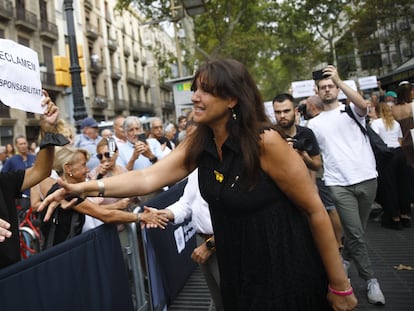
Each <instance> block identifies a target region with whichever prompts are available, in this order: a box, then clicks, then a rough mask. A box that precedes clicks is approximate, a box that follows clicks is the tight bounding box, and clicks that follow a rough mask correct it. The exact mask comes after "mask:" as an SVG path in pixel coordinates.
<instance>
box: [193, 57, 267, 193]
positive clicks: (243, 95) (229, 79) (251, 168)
mask: <svg viewBox="0 0 414 311" xmlns="http://www.w3.org/2000/svg"><path fill="white" fill-rule="evenodd" d="M197 84H198V85H199V86H200V87H201V88H202V89H203V91H204V92H208V93H210V94H212V95H214V96H216V97H219V98H223V99H226V98H234V99H236V101H237V104H236V106H235V107H234V108H233V111H234V113H235V114H236V115H237V120H234V119H233V118H229V121H228V123H227V129H228V131H229V133H230V135H233V136H236V137H238V138H239V140H240V145H241V149H242V151H241V152H242V154H243V164H244V172H245V174H246V176H248V179H249V180H248V182H249V185H248V186H252V185H254V184H255V182H256V181H257V178H258V176H259V172H260V145H259V140H260V136H259V135H260V133H261V132H263V129H265V128H273V126H272V124H271V123H270V121H269V119H268V117H267V115H266V113H265V110H264V104H263V100H262V97H261V95H260V92H259V90H258V88H257V86H256V83H255V82H254V80H253V78H252V77H251V75H250V74H249V72H248V71H247V70H246V68H245V67H244V65H242V64H241V63H240V62H238V61H236V60H233V59H219V60H211V61H208V62H207V63H206V64H204V65H202V66H201V67H200V68H199V69H198V70H197V72H196V73H195V76H194V79H193V83H192V86H191V89H192V90H193V91H195V90H196V88H197ZM209 132H210V129H209V128H208V126H207V125H204V124H198V126H197V130H196V131H194V133H192V135H189V136H188V137H189V138H190V139H189V140H188V141H187V143H188V146H189V148H188V154H187V158H186V159H187V161H186V165H188V166H190V165H191V164H192V163H196V160H197V157H198V156H199V155H200V154H201V152H202V151H203V149H204V146H205V143H206V141H207V138H208V137H209Z"/></svg>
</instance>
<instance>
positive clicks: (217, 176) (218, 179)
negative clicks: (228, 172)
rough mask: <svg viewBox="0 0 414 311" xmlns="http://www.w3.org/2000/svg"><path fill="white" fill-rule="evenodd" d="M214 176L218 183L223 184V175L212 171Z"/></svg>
mask: <svg viewBox="0 0 414 311" xmlns="http://www.w3.org/2000/svg"><path fill="white" fill-rule="evenodd" d="M214 175H216V180H217V181H218V182H219V183H222V182H223V180H224V175H223V174H221V173H219V172H217V171H216V170H214Z"/></svg>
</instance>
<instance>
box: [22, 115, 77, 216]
mask: <svg viewBox="0 0 414 311" xmlns="http://www.w3.org/2000/svg"><path fill="white" fill-rule="evenodd" d="M56 132H57V133H59V134H62V135H63V136H64V137H65V138H66V139H67V140H68V141H69V143H68V146H73V144H74V142H75V135H76V130H75V128H74V127H73V126H71V125H70V124H68V123H67V122H66V121H65V120H63V119H59V120H58V121H57V123H56ZM39 139H40V140H41V139H42V134H40V135H39ZM59 148H60V147H56V150H59ZM58 177H59V176H58V175H57V174H56V172H55V171H54V170H52V173H51V174H50V176H49V177H47V178H45V179H43V180H42V181H41V182H40V183H38V184H37V185H35V186H33V187H32V188H31V189H30V204H31V207H32V209H33V211H36V210H37V208H38V207H39V205H40V204H41V203H42V201H43V199H44V197H45V196H46V193H47V191H48V190H49V189H50V188H51V187H52V186H53V184H54V183H56V179H57V178H58Z"/></svg>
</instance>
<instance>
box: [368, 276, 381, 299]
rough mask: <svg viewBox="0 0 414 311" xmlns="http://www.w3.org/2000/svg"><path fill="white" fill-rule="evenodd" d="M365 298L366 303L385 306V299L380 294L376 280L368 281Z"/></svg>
mask: <svg viewBox="0 0 414 311" xmlns="http://www.w3.org/2000/svg"><path fill="white" fill-rule="evenodd" d="M367 290H368V292H367V296H368V302H369V303H372V304H376V305H385V297H384V295H383V294H382V291H381V288H380V286H379V283H378V281H377V279H370V280H368V281H367Z"/></svg>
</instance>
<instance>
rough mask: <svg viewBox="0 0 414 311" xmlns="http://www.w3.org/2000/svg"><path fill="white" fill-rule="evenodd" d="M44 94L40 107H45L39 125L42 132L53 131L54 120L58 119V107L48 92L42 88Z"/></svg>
mask: <svg viewBox="0 0 414 311" xmlns="http://www.w3.org/2000/svg"><path fill="white" fill-rule="evenodd" d="M43 95H44V96H45V97H44V98H43V100H42V104H41V105H42V107H45V111H44V113H43V116H42V122H41V127H42V131H43V132H54V130H55V125H56V122H57V121H58V119H59V108H58V107H57V106H56V105H55V103H54V102H53V101H52V99H51V98H50V97H49V94H48V93H47V92H46V91H45V90H43Z"/></svg>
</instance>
